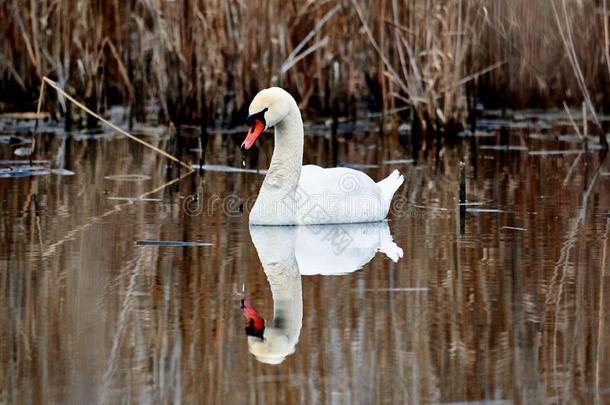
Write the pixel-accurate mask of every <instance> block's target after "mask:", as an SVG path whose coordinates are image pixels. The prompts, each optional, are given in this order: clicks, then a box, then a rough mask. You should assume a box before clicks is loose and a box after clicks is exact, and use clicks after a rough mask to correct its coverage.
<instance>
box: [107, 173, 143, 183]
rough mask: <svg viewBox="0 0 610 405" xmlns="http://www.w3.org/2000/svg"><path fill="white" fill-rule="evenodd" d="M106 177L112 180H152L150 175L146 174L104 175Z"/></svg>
mask: <svg viewBox="0 0 610 405" xmlns="http://www.w3.org/2000/svg"><path fill="white" fill-rule="evenodd" d="M104 179H106V180H112V181H146V180H150V176H147V175H145V174H110V175H108V176H104Z"/></svg>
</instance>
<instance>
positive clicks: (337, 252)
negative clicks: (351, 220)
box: [242, 222, 403, 364]
mask: <svg viewBox="0 0 610 405" xmlns="http://www.w3.org/2000/svg"><path fill="white" fill-rule="evenodd" d="M250 237H251V238H252V242H253V243H254V246H255V247H256V251H257V252H258V257H259V259H260V261H261V264H262V265H263V269H264V270H265V274H266V276H267V281H268V282H269V286H270V287H271V295H272V296H273V320H272V321H271V322H269V324H266V323H265V320H264V319H263V318H262V317H261V316H260V315H259V314H258V312H257V311H256V310H255V309H254V307H253V306H252V305H251V303H250V301H249V300H244V301H243V304H242V308H243V311H244V316H245V317H246V319H247V326H246V334H247V335H248V349H249V350H250V353H252V354H254V355H255V356H256V358H257V360H259V361H261V362H263V363H267V364H279V363H281V362H282V361H284V359H285V358H286V357H287V356H288V355H290V354H292V353H294V351H295V348H296V345H297V343H298V341H299V335H300V334H301V326H302V323H303V292H302V288H301V275H313V274H323V275H336V274H346V273H351V272H353V271H355V270H358V269H360V268H362V267H363V266H365V265H366V264H367V263H368V262H369V261H371V259H372V258H373V257H374V256H375V254H376V253H377V252H383V253H385V255H386V256H388V257H389V258H390V259H391V260H392V261H394V262H397V261H398V260H399V259H400V258H401V257H402V256H403V251H402V249H401V248H400V247H398V246H397V245H396V243H394V241H393V240H392V235H391V234H390V229H389V227H388V223H387V222H377V223H369V224H349V225H343V224H342V225H317V226H297V227H285V226H251V227H250Z"/></svg>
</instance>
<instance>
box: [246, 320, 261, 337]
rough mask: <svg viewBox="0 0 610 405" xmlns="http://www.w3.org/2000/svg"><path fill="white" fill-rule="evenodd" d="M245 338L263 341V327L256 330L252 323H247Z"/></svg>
mask: <svg viewBox="0 0 610 405" xmlns="http://www.w3.org/2000/svg"><path fill="white" fill-rule="evenodd" d="M246 336H253V337H257V338H259V339H261V340H264V339H265V327H264V326H263V327H262V328H260V329H256V328H255V327H254V322H248V325H247V326H246Z"/></svg>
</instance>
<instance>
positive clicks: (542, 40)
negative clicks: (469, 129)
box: [0, 0, 610, 126]
mask: <svg viewBox="0 0 610 405" xmlns="http://www.w3.org/2000/svg"><path fill="white" fill-rule="evenodd" d="M606 3H607V2H606V0H604V1H602V2H600V1H596V0H582V1H578V2H576V1H570V0H553V1H548V0H544V1H543V0H534V1H525V0H510V1H505V2H497V1H492V0H441V1H430V0H427V1H416V0H402V1H401V0H373V1H371V2H364V1H361V0H342V1H325V2H300V1H296V0H286V1H279V0H271V1H261V0H255V1H250V2H230V1H220V0H210V1H203V0H196V1H180V2H177V1H166V0H156V1H143V0H133V1H129V2H119V1H111V2H106V1H98V0H93V1H83V0H67V1H62V2H57V1H51V0H40V1H30V2H23V1H16V0H8V1H5V2H2V4H0V11H1V13H0V26H2V30H1V31H0V40H1V41H2V42H3V43H4V44H6V46H3V47H1V48H0V60H1V62H0V88H3V89H5V91H4V92H2V93H3V94H2V95H1V96H0V101H2V102H3V103H7V104H10V105H13V106H14V105H17V106H18V107H20V108H22V109H23V108H25V109H27V108H28V107H30V106H31V107H32V110H33V107H34V105H35V99H36V95H37V90H38V88H39V86H40V83H41V81H42V78H43V77H44V76H47V77H50V78H51V79H52V80H54V81H56V82H57V83H58V84H59V85H60V87H62V88H63V89H64V90H65V91H67V92H68V93H71V94H78V95H79V98H81V99H83V100H85V104H86V105H87V107H88V108H90V109H91V110H94V111H104V110H105V109H106V108H107V107H108V106H109V105H111V104H124V105H127V106H129V107H130V110H129V112H130V119H131V122H133V120H140V121H141V120H144V119H146V118H147V114H148V118H150V113H151V112H153V113H156V111H158V118H159V119H160V120H161V121H162V122H169V121H171V122H174V123H178V124H181V123H187V122H188V123H200V124H202V125H208V124H210V123H213V122H217V121H218V120H219V119H224V120H225V122H226V123H228V124H234V123H236V122H238V121H239V120H241V118H242V115H241V114H242V113H243V112H244V110H245V107H246V105H247V102H248V100H249V99H250V98H251V97H252V96H253V94H254V93H255V92H256V91H257V90H258V89H260V88H263V87H266V86H270V85H280V86H283V87H286V88H288V89H289V90H290V91H291V92H292V93H293V94H295V96H296V97H297V98H298V100H300V104H301V107H303V108H305V109H306V111H305V115H306V116H307V114H308V113H312V112H315V113H316V114H318V115H326V116H330V115H337V114H339V115H343V116H349V117H352V118H353V117H354V116H355V115H356V112H357V111H358V110H365V109H366V110H377V111H380V110H384V111H398V110H400V108H401V107H404V106H411V107H414V108H415V109H417V111H418V113H419V114H422V117H424V116H425V115H427V116H428V117H430V118H429V120H428V121H429V122H428V124H429V125H432V126H436V125H437V120H440V121H439V123H440V124H443V123H446V122H447V121H449V120H450V119H457V120H458V121H463V120H464V119H465V112H466V109H467V107H468V100H467V94H466V84H467V83H469V82H474V81H476V85H475V86H472V88H473V91H472V96H473V97H475V96H476V97H478V98H480V99H481V100H483V101H485V102H486V103H487V104H488V105H490V106H498V105H504V106H506V105H509V106H516V107H525V106H551V107H561V105H562V103H563V102H564V101H565V102H567V103H568V104H572V105H580V104H581V102H582V101H585V102H586V103H587V106H588V108H589V109H590V110H591V113H592V118H593V121H594V123H595V121H596V120H597V118H596V114H595V113H594V112H593V111H595V109H602V110H603V111H608V110H609V106H610V103H609V102H610V98H609V97H608V95H607V94H606V93H607V92H605V91H604V89H605V88H607V85H608V83H609V81H610V80H609V79H610V59H609V56H608V55H609V40H608V38H609V34H608V31H609V30H608V12H607V4H606ZM49 105H50V104H47V106H49ZM151 105H156V106H158V108H149V107H150V106H151ZM67 112H68V106H67V105H66V104H65V102H64V100H63V99H62V98H61V97H57V98H56V100H55V103H54V106H53V113H54V114H56V115H58V114H62V113H67ZM424 113H425V114H424ZM310 116H312V115H311V114H310Z"/></svg>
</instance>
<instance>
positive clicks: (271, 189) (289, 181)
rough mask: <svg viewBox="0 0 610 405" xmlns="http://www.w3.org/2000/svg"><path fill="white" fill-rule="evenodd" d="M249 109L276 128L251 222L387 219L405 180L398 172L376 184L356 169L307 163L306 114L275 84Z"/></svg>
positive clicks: (271, 223)
mask: <svg viewBox="0 0 610 405" xmlns="http://www.w3.org/2000/svg"><path fill="white" fill-rule="evenodd" d="M249 112H250V114H251V115H256V116H261V117H263V119H264V120H265V121H266V122H265V127H270V126H274V127H275V149H274V151H273V157H272V158H271V165H270V167H269V171H268V172H267V175H266V176H265V180H264V181H263V185H262V187H261V189H260V192H259V195H258V198H257V199H256V203H255V204H254V207H253V208H252V211H250V223H251V224H254V225H302V224H305V225H311V224H343V223H359V222H375V221H381V220H383V219H385V218H386V216H387V214H388V211H389V209H390V204H391V202H392V197H393V195H394V193H395V192H396V190H397V189H398V188H399V187H400V185H401V184H402V183H403V181H404V178H403V176H402V175H401V174H400V173H399V172H398V171H394V172H393V173H392V174H390V176H388V177H387V178H386V179H384V180H382V181H380V182H378V183H376V182H374V181H373V180H372V179H371V178H370V177H369V176H368V175H366V174H365V173H363V172H360V171H358V170H354V169H348V168H330V169H323V168H321V167H319V166H313V165H307V166H303V136H304V134H303V120H302V119H301V112H300V111H299V107H298V106H297V103H296V102H295V100H294V99H293V98H292V96H291V95H290V94H289V93H288V92H286V91H285V90H283V89H280V88H277V87H272V88H269V89H265V90H262V91H261V92H259V93H258V94H257V95H256V97H255V98H254V100H253V101H252V103H251V104H250V108H249ZM257 136H258V134H257V135H255V136H254V137H253V138H252V139H253V140H251V141H250V142H249V144H248V146H247V147H249V146H250V145H251V144H252V142H254V140H255V139H256V137H257ZM244 143H246V142H244Z"/></svg>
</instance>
